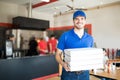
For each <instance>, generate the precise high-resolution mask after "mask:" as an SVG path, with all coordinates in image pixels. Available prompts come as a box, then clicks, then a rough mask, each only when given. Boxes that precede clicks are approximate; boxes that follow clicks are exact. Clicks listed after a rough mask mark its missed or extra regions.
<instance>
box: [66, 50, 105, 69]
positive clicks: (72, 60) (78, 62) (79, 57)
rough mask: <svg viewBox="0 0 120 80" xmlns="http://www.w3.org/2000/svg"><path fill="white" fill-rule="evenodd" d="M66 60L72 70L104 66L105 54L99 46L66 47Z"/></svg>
mask: <svg viewBox="0 0 120 80" xmlns="http://www.w3.org/2000/svg"><path fill="white" fill-rule="evenodd" d="M64 52H65V58H64V60H65V62H67V63H68V66H69V68H70V71H80V70H90V69H98V68H103V67H104V65H103V60H104V54H103V50H102V49H99V48H77V49H65V50H64Z"/></svg>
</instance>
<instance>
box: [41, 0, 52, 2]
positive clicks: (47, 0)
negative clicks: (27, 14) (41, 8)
mask: <svg viewBox="0 0 120 80" xmlns="http://www.w3.org/2000/svg"><path fill="white" fill-rule="evenodd" d="M41 1H44V2H49V1H50V0H41Z"/></svg>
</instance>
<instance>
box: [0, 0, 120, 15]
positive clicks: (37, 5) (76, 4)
mask: <svg viewBox="0 0 120 80" xmlns="http://www.w3.org/2000/svg"><path fill="white" fill-rule="evenodd" d="M0 1H2V2H7V3H14V4H19V5H26V4H28V3H32V5H33V10H35V11H39V12H45V13H48V14H53V15H55V14H59V13H65V12H67V11H70V10H71V9H75V8H79V9H84V10H86V9H89V8H93V7H96V6H101V5H106V4H111V3H117V2H120V0H50V2H43V1H42V0H0ZM71 7H72V8H71Z"/></svg>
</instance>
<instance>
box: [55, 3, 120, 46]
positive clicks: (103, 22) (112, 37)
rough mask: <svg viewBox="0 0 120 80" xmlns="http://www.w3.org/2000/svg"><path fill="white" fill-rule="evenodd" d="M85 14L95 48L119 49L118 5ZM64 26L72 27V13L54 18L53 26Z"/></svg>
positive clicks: (119, 21)
mask: <svg viewBox="0 0 120 80" xmlns="http://www.w3.org/2000/svg"><path fill="white" fill-rule="evenodd" d="M86 14H87V23H88V24H89V23H90V24H92V35H93V37H94V39H95V42H96V44H97V47H104V48H120V37H119V36H120V31H119V30H120V5H115V6H111V7H106V8H101V9H96V10H88V11H86ZM66 25H73V22H72V13H70V14H68V15H63V16H58V17H55V26H57V27H59V26H66Z"/></svg>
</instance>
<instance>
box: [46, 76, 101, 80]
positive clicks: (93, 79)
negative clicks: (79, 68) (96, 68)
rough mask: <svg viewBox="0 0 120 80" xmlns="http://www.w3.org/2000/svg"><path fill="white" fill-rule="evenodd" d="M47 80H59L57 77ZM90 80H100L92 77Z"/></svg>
mask: <svg viewBox="0 0 120 80" xmlns="http://www.w3.org/2000/svg"><path fill="white" fill-rule="evenodd" d="M47 80H60V78H59V77H53V78H49V79H47ZM90 80H100V79H98V78H96V77H94V76H90Z"/></svg>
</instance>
